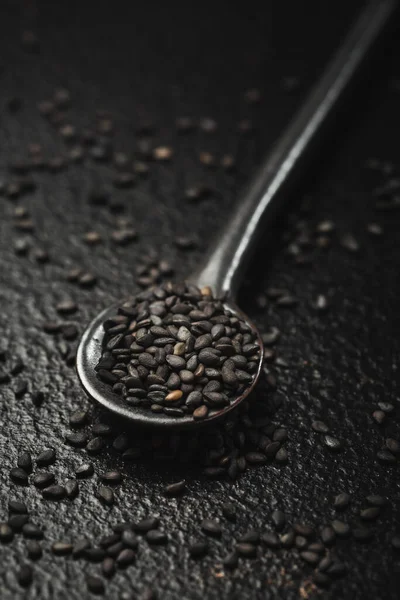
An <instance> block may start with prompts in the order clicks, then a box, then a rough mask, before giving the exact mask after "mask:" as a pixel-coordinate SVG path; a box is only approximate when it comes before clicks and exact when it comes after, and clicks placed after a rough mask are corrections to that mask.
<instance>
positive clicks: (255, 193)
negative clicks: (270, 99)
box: [191, 0, 397, 298]
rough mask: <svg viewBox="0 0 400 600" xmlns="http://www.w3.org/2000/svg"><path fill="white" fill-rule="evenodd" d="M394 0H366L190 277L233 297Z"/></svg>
mask: <svg viewBox="0 0 400 600" xmlns="http://www.w3.org/2000/svg"><path fill="white" fill-rule="evenodd" d="M396 8H397V0H374V1H372V2H369V3H368V5H367V6H366V7H365V8H364V9H363V11H362V13H361V14H360V16H359V17H358V19H357V20H356V22H355V24H354V25H353V26H352V28H351V30H350V32H349V33H348V35H347V37H346V38H345V40H344V41H343V43H342V44H341V46H340V48H339V49H338V51H337V52H336V54H335V56H334V58H333V60H332V61H331V62H330V63H329V65H328V67H327V68H326V70H325V72H324V73H323V75H322V77H321V78H320V79H319V81H318V82H317V84H316V85H315V87H314V88H313V89H312V91H311V93H310V95H309V96H308V98H307V99H306V101H305V103H304V104H303V105H302V107H301V108H300V110H299V112H298V113H297V115H296V116H295V118H294V119H293V121H292V122H291V123H290V124H289V126H288V128H287V129H286V130H285V131H284V133H283V134H282V136H281V137H280V139H279V140H278V141H277V143H276V144H275V146H274V148H273V150H272V152H271V153H270V154H269V156H268V157H267V159H266V160H265V162H264V163H263V165H262V166H261V168H260V169H259V171H258V174H257V175H256V177H255V178H254V180H253V181H252V183H251V185H250V187H249V189H248V190H247V192H246V193H245V195H244V196H243V197H242V198H241V199H239V201H238V203H237V207H236V208H235V210H234V213H233V214H232V216H231V217H230V219H229V221H228V223H227V224H226V226H225V228H224V229H223V230H222V232H221V233H220V234H219V236H218V238H217V240H216V241H215V244H214V246H213V247H212V248H211V250H210V252H209V253H208V255H207V256H206V259H205V261H204V263H203V265H202V266H201V268H200V270H199V271H198V272H197V274H194V275H193V276H192V277H191V281H192V282H193V283H195V284H197V285H199V286H200V287H202V286H206V285H208V286H211V288H212V289H213V291H214V293H215V294H216V295H218V296H220V297H225V296H228V297H231V298H234V297H235V295H236V292H237V289H238V287H239V284H240V281H241V277H242V274H243V271H244V270H245V268H246V266H247V263H248V260H249V259H250V257H251V254H252V251H253V250H254V247H255V245H256V243H257V241H258V238H259V237H260V234H261V233H262V232H263V231H264V230H265V228H266V226H267V225H268V223H269V222H271V221H272V220H273V218H274V216H275V214H276V212H277V209H278V208H279V206H280V205H281V203H282V200H284V199H285V196H286V195H287V193H288V191H289V189H290V187H291V186H292V185H293V183H294V181H295V177H294V176H296V174H298V172H299V171H301V169H302V168H303V167H304V165H305V163H306V161H307V159H308V158H309V157H310V154H312V150H313V148H314V146H315V144H316V143H317V142H319V141H320V137H321V133H323V131H324V129H325V125H326V124H327V122H328V121H330V120H331V118H332V116H333V114H334V112H335V109H336V108H337V106H338V105H339V101H340V100H341V99H342V97H343V96H344V92H346V91H347V90H348V88H349V87H350V84H351V83H352V82H353V80H354V78H355V75H356V74H357V72H358V70H359V68H360V67H361V65H362V63H363V62H364V60H365V58H366V57H367V55H368V54H369V51H370V50H371V49H372V47H373V46H374V44H375V42H376V41H377V40H378V38H379V37H380V36H381V34H382V33H383V31H384V30H385V28H386V26H387V24H388V22H389V20H390V18H391V17H392V15H393V13H394V11H395V9H396Z"/></svg>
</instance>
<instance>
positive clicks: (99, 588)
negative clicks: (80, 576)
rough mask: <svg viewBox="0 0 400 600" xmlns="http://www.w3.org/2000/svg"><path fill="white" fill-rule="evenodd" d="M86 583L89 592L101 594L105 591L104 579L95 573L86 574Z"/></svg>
mask: <svg viewBox="0 0 400 600" xmlns="http://www.w3.org/2000/svg"><path fill="white" fill-rule="evenodd" d="M86 585H87V587H88V590H89V592H92V594H96V595H98V596H99V595H101V594H104V592H105V587H104V583H103V581H102V580H101V579H100V577H96V576H95V575H87V576H86Z"/></svg>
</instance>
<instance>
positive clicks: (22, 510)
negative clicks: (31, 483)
mask: <svg viewBox="0 0 400 600" xmlns="http://www.w3.org/2000/svg"><path fill="white" fill-rule="evenodd" d="M8 510H9V511H10V512H12V513H17V514H20V515H24V514H27V513H28V508H27V506H26V504H25V502H21V501H20V500H9V501H8Z"/></svg>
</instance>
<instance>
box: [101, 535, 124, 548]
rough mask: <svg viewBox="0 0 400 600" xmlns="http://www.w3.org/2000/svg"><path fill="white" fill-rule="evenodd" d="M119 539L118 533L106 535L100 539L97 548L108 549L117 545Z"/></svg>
mask: <svg viewBox="0 0 400 600" xmlns="http://www.w3.org/2000/svg"><path fill="white" fill-rule="evenodd" d="M120 539H121V535H120V534H119V533H111V534H110V535H106V536H105V537H102V538H100V540H99V546H101V547H102V548H108V547H110V546H113V545H114V544H116V543H118V542H119V541H120Z"/></svg>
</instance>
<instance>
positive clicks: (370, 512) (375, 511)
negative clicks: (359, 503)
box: [360, 506, 381, 521]
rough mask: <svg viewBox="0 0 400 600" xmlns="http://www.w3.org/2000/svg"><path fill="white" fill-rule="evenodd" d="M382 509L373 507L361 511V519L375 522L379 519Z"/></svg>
mask: <svg viewBox="0 0 400 600" xmlns="http://www.w3.org/2000/svg"><path fill="white" fill-rule="evenodd" d="M380 513H381V509H380V507H379V506H371V507H369V508H364V509H363V510H361V511H360V519H362V520H363V521H373V520H374V519H376V518H377V517H379V515H380Z"/></svg>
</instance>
